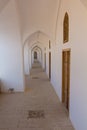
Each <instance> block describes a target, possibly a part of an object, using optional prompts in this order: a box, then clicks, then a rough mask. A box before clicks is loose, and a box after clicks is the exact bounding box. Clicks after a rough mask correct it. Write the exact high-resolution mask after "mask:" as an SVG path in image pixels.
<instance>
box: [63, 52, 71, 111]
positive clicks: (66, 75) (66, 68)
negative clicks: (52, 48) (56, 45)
mask: <svg viewBox="0 0 87 130" xmlns="http://www.w3.org/2000/svg"><path fill="white" fill-rule="evenodd" d="M69 95H70V51H63V53H62V102H63V103H64V105H65V107H66V108H67V109H68V110H69Z"/></svg>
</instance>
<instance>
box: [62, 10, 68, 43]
mask: <svg viewBox="0 0 87 130" xmlns="http://www.w3.org/2000/svg"><path fill="white" fill-rule="evenodd" d="M68 41H69V16H68V13H67V12H66V13H65V16H64V22H63V43H66V42H68Z"/></svg>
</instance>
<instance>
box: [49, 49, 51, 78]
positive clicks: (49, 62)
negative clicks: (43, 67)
mask: <svg viewBox="0 0 87 130" xmlns="http://www.w3.org/2000/svg"><path fill="white" fill-rule="evenodd" d="M49 79H50V80H51V51H49Z"/></svg>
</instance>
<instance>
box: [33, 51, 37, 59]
mask: <svg viewBox="0 0 87 130" xmlns="http://www.w3.org/2000/svg"><path fill="white" fill-rule="evenodd" d="M34 60H37V52H36V51H34Z"/></svg>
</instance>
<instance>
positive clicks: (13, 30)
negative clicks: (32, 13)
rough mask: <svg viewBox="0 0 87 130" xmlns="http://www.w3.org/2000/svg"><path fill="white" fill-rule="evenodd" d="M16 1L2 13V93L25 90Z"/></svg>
mask: <svg viewBox="0 0 87 130" xmlns="http://www.w3.org/2000/svg"><path fill="white" fill-rule="evenodd" d="M15 6H16V5H15V1H14V0H11V1H10V2H9V3H8V4H7V6H6V7H5V8H4V9H3V10H2V12H1V13H0V79H1V81H2V91H4V92H6V91H8V89H9V88H14V89H15V91H23V90H24V82H23V81H24V80H23V79H24V78H23V66H22V65H23V60H22V45H21V40H20V34H19V22H18V15H17V11H16V8H15Z"/></svg>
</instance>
